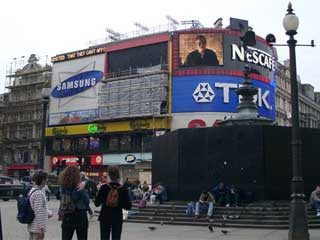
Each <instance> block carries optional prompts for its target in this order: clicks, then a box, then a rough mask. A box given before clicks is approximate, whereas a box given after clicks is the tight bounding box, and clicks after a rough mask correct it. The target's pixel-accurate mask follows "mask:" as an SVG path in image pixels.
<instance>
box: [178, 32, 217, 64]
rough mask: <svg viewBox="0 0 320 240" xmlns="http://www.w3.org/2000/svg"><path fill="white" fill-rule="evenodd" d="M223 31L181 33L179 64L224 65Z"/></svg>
mask: <svg viewBox="0 0 320 240" xmlns="http://www.w3.org/2000/svg"><path fill="white" fill-rule="evenodd" d="M222 43H223V35H222V33H193V34H180V35H179V66H180V67H208V66H211V67H212V66H221V65H223V45H222Z"/></svg>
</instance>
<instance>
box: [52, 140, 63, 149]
mask: <svg viewBox="0 0 320 240" xmlns="http://www.w3.org/2000/svg"><path fill="white" fill-rule="evenodd" d="M52 150H53V151H56V152H58V151H60V150H61V140H60V139H55V140H53V141H52Z"/></svg>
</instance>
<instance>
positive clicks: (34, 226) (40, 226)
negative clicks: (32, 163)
mask: <svg viewBox="0 0 320 240" xmlns="http://www.w3.org/2000/svg"><path fill="white" fill-rule="evenodd" d="M47 179H48V174H47V173H46V172H45V171H43V170H38V171H36V172H35V173H34V175H33V177H32V181H33V183H34V185H33V187H32V189H31V190H30V192H29V194H28V196H29V199H30V205H31V208H32V210H33V212H34V219H33V221H32V222H31V223H29V224H28V232H29V239H30V240H33V239H34V240H42V239H44V235H45V232H46V230H47V225H48V217H52V212H51V211H49V210H48V205H47V199H46V196H45V195H44V193H43V191H42V189H43V188H44V186H45V185H46V184H47Z"/></svg>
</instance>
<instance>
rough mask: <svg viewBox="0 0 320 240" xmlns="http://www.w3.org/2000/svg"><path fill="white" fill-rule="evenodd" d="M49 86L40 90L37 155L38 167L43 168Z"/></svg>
mask: <svg viewBox="0 0 320 240" xmlns="http://www.w3.org/2000/svg"><path fill="white" fill-rule="evenodd" d="M49 92H50V88H43V89H42V92H41V96H42V124H41V142H40V156H39V162H38V165H39V168H40V169H43V168H44V160H45V156H46V154H45V145H46V126H47V109H48V104H49V96H50V93H49Z"/></svg>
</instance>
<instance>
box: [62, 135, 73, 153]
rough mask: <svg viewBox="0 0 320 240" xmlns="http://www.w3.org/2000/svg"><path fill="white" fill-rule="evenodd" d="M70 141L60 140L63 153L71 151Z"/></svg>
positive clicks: (66, 139) (67, 139)
mask: <svg viewBox="0 0 320 240" xmlns="http://www.w3.org/2000/svg"><path fill="white" fill-rule="evenodd" d="M71 143H72V142H71V139H69V138H64V139H62V150H63V151H71Z"/></svg>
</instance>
